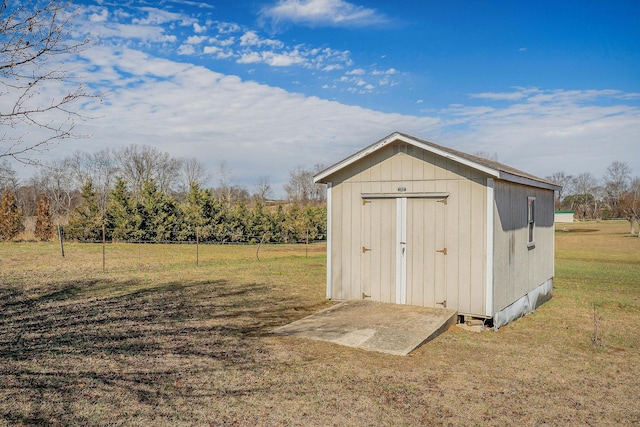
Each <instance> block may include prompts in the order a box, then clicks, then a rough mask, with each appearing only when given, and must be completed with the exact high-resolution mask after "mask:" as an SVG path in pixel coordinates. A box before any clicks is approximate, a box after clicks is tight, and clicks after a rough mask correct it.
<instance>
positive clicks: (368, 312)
mask: <svg viewBox="0 0 640 427" xmlns="http://www.w3.org/2000/svg"><path fill="white" fill-rule="evenodd" d="M456 315H457V311H455V310H448V309H443V308H427V307H414V306H408V305H397V304H387V303H380V302H371V301H345V302H343V303H340V304H337V305H334V306H333V307H329V308H327V309H325V310H322V311H320V312H318V313H315V314H312V315H311V316H307V317H305V318H303V319H300V320H297V321H295V322H293V323H290V324H288V325H285V326H281V327H279V328H277V329H274V330H273V331H271V332H272V333H274V334H278V335H285V336H295V337H301V338H309V339H313V340H320V341H328V342H331V343H334V344H340V345H345V346H348V347H355V348H361V349H364V350H371V351H379V352H383V353H390V354H396V355H401V356H406V355H408V354H409V353H410V352H411V351H413V350H415V349H416V348H418V347H419V346H420V345H422V344H424V343H425V342H427V341H429V340H431V339H433V338H435V337H437V336H438V335H440V334H441V333H442V332H444V331H446V330H447V329H448V328H449V327H450V326H451V325H454V324H455V323H456Z"/></svg>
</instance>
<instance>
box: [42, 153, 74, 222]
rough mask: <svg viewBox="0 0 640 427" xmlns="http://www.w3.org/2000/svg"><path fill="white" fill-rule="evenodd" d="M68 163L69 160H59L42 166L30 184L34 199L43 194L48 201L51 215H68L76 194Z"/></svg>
mask: <svg viewBox="0 0 640 427" xmlns="http://www.w3.org/2000/svg"><path fill="white" fill-rule="evenodd" d="M69 162H70V161H69V159H60V160H53V161H51V162H49V163H47V164H45V165H42V166H41V167H40V172H39V174H38V176H37V177H35V178H34V179H33V182H32V185H33V187H34V190H35V191H34V197H35V198H36V199H37V198H38V197H40V192H44V194H45V195H46V196H47V198H48V199H49V204H50V208H51V211H52V213H53V214H54V215H58V216H66V215H68V214H69V212H70V211H71V208H72V207H73V202H74V195H75V193H76V192H77V187H76V186H75V183H74V179H73V176H72V174H71V173H70V169H71V167H70V165H69ZM38 190H40V191H38Z"/></svg>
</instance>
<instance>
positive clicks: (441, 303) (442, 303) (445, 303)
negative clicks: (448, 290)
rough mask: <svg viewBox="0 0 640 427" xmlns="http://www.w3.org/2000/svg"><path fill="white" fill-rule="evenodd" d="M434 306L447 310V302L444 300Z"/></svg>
mask: <svg viewBox="0 0 640 427" xmlns="http://www.w3.org/2000/svg"><path fill="white" fill-rule="evenodd" d="M436 304H438V305H441V306H443V307H444V308H447V300H444V301H442V302H436Z"/></svg>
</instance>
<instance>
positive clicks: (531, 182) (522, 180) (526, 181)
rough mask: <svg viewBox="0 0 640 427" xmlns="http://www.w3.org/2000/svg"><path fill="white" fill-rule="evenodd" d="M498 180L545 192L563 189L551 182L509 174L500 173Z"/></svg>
mask: <svg viewBox="0 0 640 427" xmlns="http://www.w3.org/2000/svg"><path fill="white" fill-rule="evenodd" d="M498 178H499V179H502V180H504V181H509V182H513V183H515V184H522V185H528V186H530V187H538V188H543V189H545V190H552V191H560V190H561V189H562V186H560V185H555V184H551V183H549V182H542V181H536V180H535V179H531V178H527V177H524V176H518V175H514V174H511V173H508V172H500V176H498Z"/></svg>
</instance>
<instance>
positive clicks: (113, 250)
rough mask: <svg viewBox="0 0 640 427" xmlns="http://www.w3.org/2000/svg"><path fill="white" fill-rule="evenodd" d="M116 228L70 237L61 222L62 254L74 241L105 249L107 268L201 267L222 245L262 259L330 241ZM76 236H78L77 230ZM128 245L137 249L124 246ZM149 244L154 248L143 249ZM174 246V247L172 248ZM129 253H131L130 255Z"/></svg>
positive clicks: (77, 246)
mask: <svg viewBox="0 0 640 427" xmlns="http://www.w3.org/2000/svg"><path fill="white" fill-rule="evenodd" d="M72 231H77V230H72ZM84 231H87V230H84ZM113 231H114V230H108V229H106V228H104V227H102V228H96V229H94V230H91V232H90V233H84V234H82V235H83V236H85V237H84V238H73V239H69V238H67V233H68V232H69V228H68V227H64V226H61V225H58V226H57V230H56V240H57V241H58V242H59V248H60V255H61V257H62V258H65V257H66V256H67V255H68V249H69V246H70V245H69V244H70V243H72V244H73V249H74V250H76V251H82V249H81V248H83V247H84V248H86V250H85V251H84V252H86V253H92V254H94V255H95V254H96V252H101V257H100V258H101V264H102V270H103V271H104V270H106V269H107V266H108V265H109V264H110V262H109V261H110V260H111V261H113V263H111V267H113V265H114V263H115V264H121V265H123V266H124V265H129V266H131V265H132V264H137V265H138V267H140V266H143V265H144V266H149V265H159V264H162V263H166V264H168V263H172V262H181V263H188V264H193V265H195V266H196V267H198V266H200V264H201V263H202V262H209V261H212V260H213V259H215V258H216V257H219V256H220V254H221V251H220V248H221V247H228V248H230V251H227V252H232V253H233V254H234V256H240V257H244V258H249V257H251V258H253V259H256V260H258V261H260V260H261V256H263V255H264V254H265V252H268V253H271V254H273V253H276V252H277V253H279V254H286V255H296V256H305V257H309V256H310V254H313V253H316V252H318V251H319V250H320V251H324V246H323V245H322V244H323V243H326V239H325V238H324V237H325V236H320V237H322V238H311V236H312V234H311V233H305V235H304V237H303V238H300V237H299V236H297V237H296V236H286V238H284V239H282V240H283V241H277V240H276V241H273V240H274V239H273V238H272V237H273V236H271V235H270V233H265V234H263V235H242V238H241V239H237V240H233V239H222V240H216V239H214V238H212V237H211V236H208V237H207V238H206V239H200V234H199V232H198V231H196V232H195V233H194V234H193V235H192V236H190V237H187V238H185V237H184V235H181V231H166V230H131V231H132V233H131V234H128V235H127V238H122V237H120V238H118V237H117V236H118V235H117V234H116V233H114V232H113ZM134 231H136V232H140V233H138V234H137V235H136V234H133V232H134ZM72 235H77V233H76V234H72ZM85 245H86V246H85ZM125 246H127V247H135V248H137V249H128V250H127V249H123V248H124V247H125ZM89 247H91V249H89ZM97 247H101V251H99V250H98V251H97V250H96V248H97ZM145 247H147V248H150V249H148V250H147V249H145V250H143V248H145ZM172 247H173V248H174V249H171V248H172ZM151 248H153V249H151ZM178 248H179V249H178ZM231 248H233V249H231ZM240 248H242V249H240ZM143 252H144V253H143ZM127 253H128V254H129V256H128V258H127V255H126V254H127ZM123 257H124V258H123Z"/></svg>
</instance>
